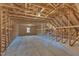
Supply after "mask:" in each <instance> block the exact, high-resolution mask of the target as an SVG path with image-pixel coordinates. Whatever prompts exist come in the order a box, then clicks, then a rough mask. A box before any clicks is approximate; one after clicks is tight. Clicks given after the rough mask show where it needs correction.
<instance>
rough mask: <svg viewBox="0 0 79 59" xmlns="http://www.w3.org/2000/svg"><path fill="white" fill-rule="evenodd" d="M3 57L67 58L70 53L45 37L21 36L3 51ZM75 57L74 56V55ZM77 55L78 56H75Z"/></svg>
mask: <svg viewBox="0 0 79 59" xmlns="http://www.w3.org/2000/svg"><path fill="white" fill-rule="evenodd" d="M4 55H5V56H69V55H74V54H72V51H70V50H69V49H68V48H66V47H64V46H63V45H61V44H59V43H57V42H56V41H55V40H49V38H48V37H47V36H22V37H16V38H15V40H14V41H13V42H12V43H11V45H10V46H9V47H8V48H7V50H6V51H5V54H4ZM75 55H76V54H75ZM77 55H78V54H77Z"/></svg>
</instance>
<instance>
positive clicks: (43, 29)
mask: <svg viewBox="0 0 79 59" xmlns="http://www.w3.org/2000/svg"><path fill="white" fill-rule="evenodd" d="M0 56H79V4H78V3H0Z"/></svg>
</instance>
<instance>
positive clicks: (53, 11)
mask: <svg viewBox="0 0 79 59" xmlns="http://www.w3.org/2000/svg"><path fill="white" fill-rule="evenodd" d="M62 6H64V4H61V5H60V6H59V7H57V8H55V9H54V10H52V11H51V12H50V13H49V14H48V15H47V16H46V17H48V16H49V15H50V14H52V13H55V12H56V10H57V9H59V8H60V7H62Z"/></svg>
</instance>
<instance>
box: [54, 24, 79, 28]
mask: <svg viewBox="0 0 79 59" xmlns="http://www.w3.org/2000/svg"><path fill="white" fill-rule="evenodd" d="M56 28H57V29H64V28H79V25H74V26H63V27H56Z"/></svg>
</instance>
